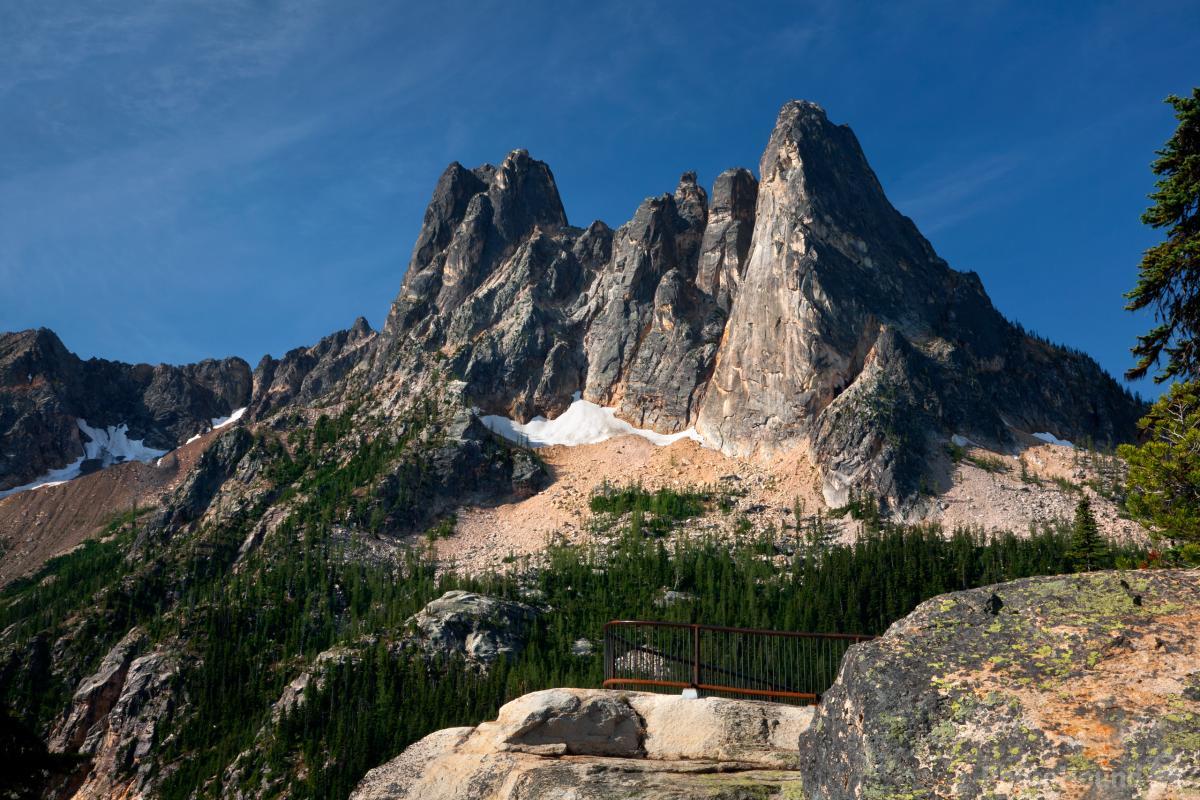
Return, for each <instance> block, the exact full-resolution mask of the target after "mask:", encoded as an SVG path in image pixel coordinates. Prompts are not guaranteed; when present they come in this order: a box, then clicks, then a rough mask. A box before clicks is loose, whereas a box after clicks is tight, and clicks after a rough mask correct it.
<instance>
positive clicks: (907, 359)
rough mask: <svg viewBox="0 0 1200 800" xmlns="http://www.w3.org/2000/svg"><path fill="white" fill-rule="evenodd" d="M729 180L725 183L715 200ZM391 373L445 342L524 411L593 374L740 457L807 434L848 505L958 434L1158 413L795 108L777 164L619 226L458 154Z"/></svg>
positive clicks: (549, 410)
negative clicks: (924, 226)
mask: <svg viewBox="0 0 1200 800" xmlns="http://www.w3.org/2000/svg"><path fill="white" fill-rule="evenodd" d="M710 197H711V199H710ZM378 351H379V357H378V358H376V359H375V361H374V366H373V374H374V376H375V378H376V379H379V378H380V377H381V376H384V375H387V374H396V373H397V372H399V373H402V374H408V372H410V371H411V370H412V369H413V365H414V364H415V363H418V362H422V359H424V358H426V357H428V356H435V357H436V358H438V359H441V360H442V361H443V362H444V363H445V364H446V365H447V366H448V367H449V370H450V372H451V374H453V375H454V377H456V378H461V379H462V380H463V381H464V392H465V394H466V396H467V399H468V400H469V401H470V402H471V403H472V404H474V405H475V406H477V407H479V408H480V409H482V410H483V411H484V412H485V413H488V414H498V415H501V416H503V417H509V418H512V419H515V420H517V421H520V422H524V421H528V420H529V419H531V418H532V417H534V416H537V415H544V416H547V417H551V418H553V417H555V416H556V415H558V414H561V413H562V412H564V411H565V410H566V409H567V408H568V407H569V406H570V404H571V402H572V396H573V395H574V394H575V393H576V392H578V393H580V395H581V396H582V398H583V399H584V400H586V401H589V402H592V403H595V404H597V405H600V406H604V407H607V408H612V409H614V410H615V411H616V413H617V414H618V415H619V416H620V417H621V418H622V419H624V420H626V421H628V422H630V423H632V424H633V425H634V426H636V427H639V428H645V429H651V430H654V431H658V432H660V433H664V434H672V433H679V432H682V431H685V430H689V429H690V428H692V427H693V426H694V428H695V430H696V431H697V432H698V433H699V434H700V436H702V437H703V438H704V440H705V442H706V443H707V444H708V445H709V446H711V447H715V448H718V449H720V450H722V451H723V452H725V453H727V454H730V455H738V456H752V457H764V458H769V457H772V456H774V455H776V454H779V453H781V452H783V451H788V450H792V449H795V448H801V449H803V450H804V451H805V452H806V454H807V455H808V456H810V457H811V459H812V460H813V461H814V462H815V463H816V464H817V465H818V467H819V468H820V470H821V474H822V481H823V487H822V488H823V490H824V494H825V497H826V500H827V501H828V502H829V503H830V504H833V505H839V504H842V503H844V502H845V501H846V500H847V498H848V497H849V496H850V495H851V493H852V492H854V491H856V490H862V491H867V492H872V493H877V494H880V495H882V496H884V497H886V498H889V499H891V500H894V501H895V502H897V503H899V504H901V505H903V504H908V503H911V502H912V501H913V500H914V499H915V498H918V497H919V496H920V495H921V493H922V491H923V490H934V489H937V488H939V487H938V485H937V481H938V480H939V478H938V462H939V460H940V459H941V453H942V444H943V443H944V441H945V440H946V439H947V438H948V437H949V436H951V435H952V434H954V433H962V434H969V435H971V436H972V438H973V439H975V440H976V441H980V442H982V443H985V444H987V445H989V446H992V447H996V448H999V449H1004V448H1007V447H1011V446H1014V444H1015V439H1014V436H1013V432H1014V429H1016V430H1023V431H1025V432H1031V431H1044V430H1050V431H1053V432H1054V433H1055V434H1056V435H1058V436H1061V437H1063V438H1066V439H1072V438H1079V439H1082V438H1086V437H1091V438H1092V439H1093V440H1096V441H1101V442H1109V441H1115V440H1120V439H1125V438H1129V437H1131V436H1132V435H1133V425H1134V421H1135V420H1136V418H1137V416H1138V413H1139V408H1138V405H1137V403H1136V402H1134V401H1133V399H1132V398H1131V397H1129V396H1128V394H1127V393H1126V392H1124V391H1123V390H1122V389H1121V388H1120V387H1119V386H1118V385H1117V384H1116V383H1115V382H1114V381H1113V380H1112V379H1111V378H1110V377H1108V376H1107V375H1105V374H1104V373H1103V372H1102V371H1101V370H1100V369H1099V367H1098V366H1097V365H1096V364H1095V363H1094V362H1093V361H1092V360H1091V359H1090V358H1088V357H1086V356H1084V355H1082V354H1079V353H1075V352H1070V351H1067V350H1064V349H1062V348H1057V347H1054V346H1051V345H1049V344H1047V343H1045V342H1043V341H1041V340H1037V339H1035V338H1032V337H1029V336H1027V335H1026V334H1025V333H1024V332H1023V331H1022V330H1020V329H1019V328H1017V327H1016V326H1014V325H1012V324H1010V323H1009V322H1008V321H1007V320H1005V319H1004V318H1003V317H1002V316H1001V315H1000V314H999V313H998V312H997V311H996V310H995V308H993V306H992V305H991V302H990V301H989V299H988V297H987V295H986V293H985V292H984V290H983V286H982V284H981V283H980V281H979V278H978V277H977V276H976V275H974V274H973V273H963V272H957V271H955V270H953V269H951V268H950V267H949V266H948V265H947V264H946V263H945V262H944V261H943V260H942V259H941V258H939V257H938V255H937V253H936V252H934V250H933V248H932V246H931V245H930V244H929V242H928V241H927V240H926V239H925V238H924V237H923V236H922V235H921V234H920V232H919V231H918V230H917V228H916V226H915V225H914V224H913V223H912V221H911V220H910V219H908V218H907V217H905V216H903V215H902V214H900V213H899V212H898V211H896V209H894V208H893V207H892V205H891V204H890V203H889V202H888V200H887V197H886V196H885V195H884V192H883V188H882V187H881V186H880V184H879V181H878V179H877V178H876V176H875V174H874V172H873V171H872V170H871V167H870V165H869V164H868V163H867V160H866V157H865V155H864V154H863V152H862V149H861V147H860V146H859V144H858V140H857V139H856V137H855V136H854V134H853V132H852V131H851V130H850V129H849V128H848V127H846V126H844V125H835V124H833V123H831V122H830V121H829V119H828V117H827V115H826V113H825V111H824V110H822V109H821V108H820V107H819V106H817V105H816V104H814V103H809V102H799V101H798V102H791V103H788V104H787V105H785V106H784V108H783V109H782V110H781V112H780V114H779V119H778V121H777V123H776V126H775V130H774V131H773V132H772V134H771V137H770V139H769V141H768V143H767V148H766V151H765V152H764V154H763V157H762V161H761V163H760V164H759V178H758V179H756V178H755V177H754V175H753V174H752V173H751V172H750V171H749V170H746V169H741V168H738V169H731V170H727V171H725V172H723V173H721V174H720V175H719V176H717V178H716V180H715V182H714V184H713V187H712V192H711V196H710V194H709V193H708V192H706V191H705V190H704V188H702V187H701V186H700V185H699V183H698V182H697V180H696V176H695V175H694V174H692V173H687V174H685V175H684V176H683V177H682V178H681V179H680V182H679V185H678V187H677V188H676V189H675V191H674V192H672V193H669V194H662V195H658V196H655V197H649V198H647V199H646V200H645V201H643V202H642V204H641V205H640V206H639V207H638V208H637V210H636V212H635V213H634V215H633V218H632V219H631V220H630V221H629V222H627V223H625V224H624V225H622V226H621V227H619V228H617V229H616V230H613V229H611V228H609V227H608V226H607V225H605V224H604V223H602V222H594V223H592V224H591V225H590V226H589V227H587V228H576V227H572V226H570V225H569V224H568V223H567V219H566V214H565V212H564V210H563V205H562V202H561V199H560V198H559V195H558V190H557V187H556V185H555V182H554V177H553V175H552V174H551V172H550V169H549V167H548V166H547V165H545V164H543V163H542V162H540V161H536V160H534V159H532V158H531V157H530V156H529V154H528V153H526V152H525V151H522V150H518V151H515V152H513V153H512V154H510V155H509V156H508V158H506V159H505V160H504V162H503V163H502V164H501V165H500V166H498V167H495V166H491V165H484V166H481V167H477V168H475V169H473V170H468V169H466V168H464V167H462V166H460V165H458V164H452V165H451V166H450V167H449V168H447V170H446V172H445V173H444V174H443V175H442V178H441V179H440V180H439V182H438V185H437V188H436V189H435V191H434V196H433V199H432V201H431V202H430V205H429V209H428V210H427V212H426V215H425V221H424V225H423V227H422V230H421V233H420V236H419V237H418V241H417V245H416V247H415V248H414V251H413V257H412V261H411V263H410V265H409V269H408V272H407V274H406V276H405V280H404V285H403V287H402V289H401V291H400V295H399V297H398V298H397V299H396V302H395V304H394V305H393V308H392V312H391V314H390V316H389V318H388V323H387V326H386V327H385V329H384V331H383V334H382V341H381V343H380V344H379V347H378Z"/></svg>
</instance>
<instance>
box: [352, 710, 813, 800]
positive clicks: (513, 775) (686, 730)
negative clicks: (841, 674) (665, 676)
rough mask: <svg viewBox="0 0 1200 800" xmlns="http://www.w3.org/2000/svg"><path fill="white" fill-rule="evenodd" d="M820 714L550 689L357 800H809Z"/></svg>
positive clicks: (409, 760) (408, 755) (448, 735)
mask: <svg viewBox="0 0 1200 800" xmlns="http://www.w3.org/2000/svg"><path fill="white" fill-rule="evenodd" d="M811 718H812V709H811V708H798V707H793V706H785V705H776V704H772V703H756V702H750V701H742V700H723V699H719V698H706V699H703V700H688V699H685V698H682V697H678V696H665V695H655V694H645V693H639V692H609V691H598V690H588V689H549V690H546V691H541V692H534V693H533V694H529V695H525V696H524V697H521V698H518V699H516V700H514V701H512V702H511V703H509V704H507V705H505V706H504V707H502V708H501V709H500V712H499V714H498V715H497V718H496V720H495V721H493V722H485V723H483V724H482V725H479V726H478V727H476V728H450V729H447V730H443V731H438V732H437V733H434V734H431V735H430V736H427V737H425V738H424V739H422V740H421V741H419V742H417V743H416V744H414V745H412V746H411V747H409V748H408V749H407V750H405V751H404V753H402V754H401V755H399V756H397V757H396V758H395V759H393V760H391V761H389V762H388V763H386V764H384V765H382V766H380V767H377V768H376V769H374V770H371V772H369V773H367V775H366V777H364V778H363V780H362V782H361V783H360V784H359V786H358V788H357V789H356V790H355V792H354V794H353V795H351V797H352V798H353V799H354V800H417V798H420V800H468V798H484V797H487V798H493V799H494V800H534V798H538V799H539V800H554V799H556V798H561V799H562V800H566V799H567V798H572V800H609V799H610V798H614V797H637V798H639V799H640V800H668V799H669V800H682V799H683V798H690V797H708V798H721V799H723V800H751V798H754V799H755V800H758V799H759V798H772V797H775V798H789V797H798V796H799V794H798V791H799V782H798V780H797V779H798V774H797V773H796V772H795V771H794V770H795V766H796V763H797V761H798V757H799V754H798V752H797V750H796V742H797V740H798V738H799V736H800V734H801V732H802V731H803V730H804V729H805V728H806V727H807V726H808V723H809V721H810V719H811Z"/></svg>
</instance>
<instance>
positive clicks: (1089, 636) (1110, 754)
mask: <svg viewBox="0 0 1200 800" xmlns="http://www.w3.org/2000/svg"><path fill="white" fill-rule="evenodd" d="M1139 627H1140V628H1141V630H1142V631H1143V633H1142V634H1141V635H1140V636H1138V637H1137V638H1135V639H1127V638H1125V637H1123V636H1122V635H1120V634H1117V635H1114V636H1110V634H1108V633H1097V632H1095V631H1088V630H1086V629H1083V628H1079V627H1074V626H1056V627H1054V628H1052V629H1048V630H1049V631H1051V632H1052V633H1054V634H1055V635H1056V636H1057V637H1059V638H1063V639H1065V638H1067V637H1069V638H1070V639H1071V640H1073V644H1074V648H1073V649H1074V650H1075V652H1076V653H1078V652H1079V648H1080V647H1081V646H1082V647H1083V648H1084V652H1085V653H1086V655H1084V656H1083V659H1084V662H1083V663H1072V664H1071V667H1072V669H1071V673H1070V675H1069V676H1068V677H1064V676H1062V675H1055V674H1054V673H1053V672H1052V671H1051V672H1048V673H1047V674H1046V677H1045V678H1044V679H1042V680H1037V679H1035V680H1033V681H1027V682H1025V683H1023V684H1022V683H1019V682H1017V681H1016V680H1015V678H1017V677H1018V676H1019V675H1020V673H1022V672H1023V670H1024V668H1025V667H1027V666H1029V664H1028V663H1027V662H1026V663H1022V658H1023V657H1022V656H1018V657H1016V659H1015V660H1014V662H1010V666H1005V667H997V666H996V665H995V664H993V663H988V664H986V665H984V666H982V667H980V668H977V669H971V670H958V671H956V672H953V673H950V674H948V675H946V676H945V677H943V678H942V683H943V685H945V686H954V687H958V688H961V689H966V690H967V691H970V692H971V693H972V694H973V695H974V696H975V697H976V699H978V700H979V701H981V702H982V703H985V704H986V703H989V702H990V701H991V700H992V699H993V698H995V697H997V696H1000V697H1005V698H1009V699H1015V700H1016V701H1017V702H1018V703H1019V707H1020V715H1021V720H1022V723H1023V724H1024V725H1025V726H1026V727H1028V728H1029V729H1031V730H1036V731H1040V732H1041V733H1042V734H1043V735H1045V736H1046V737H1047V738H1048V739H1050V741H1052V742H1054V743H1063V744H1068V745H1071V746H1073V747H1078V748H1079V749H1080V751H1081V752H1080V755H1081V756H1082V757H1083V758H1084V759H1086V760H1087V761H1088V762H1090V764H1092V765H1094V766H1095V767H1096V768H1098V769H1100V770H1109V769H1110V768H1112V767H1113V766H1114V764H1115V762H1117V761H1118V760H1119V759H1120V758H1121V757H1122V756H1123V755H1124V754H1125V745H1124V740H1125V739H1126V738H1128V737H1129V736H1130V735H1131V734H1133V733H1135V732H1136V731H1137V730H1138V729H1141V728H1144V727H1146V726H1149V725H1151V724H1153V723H1154V721H1155V720H1157V719H1160V718H1162V717H1163V716H1165V715H1167V714H1170V713H1176V714H1178V713H1181V712H1182V713H1194V714H1200V702H1196V701H1194V700H1188V699H1186V698H1185V697H1184V696H1183V690H1184V688H1185V681H1186V679H1187V678H1188V676H1189V675H1190V674H1191V673H1192V672H1194V671H1195V669H1196V665H1197V664H1200V640H1198V639H1197V638H1196V637H1195V634H1194V632H1195V631H1196V630H1200V608H1187V609H1184V610H1181V611H1178V612H1174V613H1170V614H1162V615H1157V616H1151V617H1149V619H1146V620H1144V621H1143V622H1142V623H1141V624H1140V625H1139ZM1024 658H1027V659H1030V660H1034V661H1035V663H1036V658H1035V657H1032V656H1029V655H1026V656H1024ZM1075 661H1076V662H1079V657H1078V656H1075ZM1064 796H1074V795H1069V794H1067V788H1066V784H1064Z"/></svg>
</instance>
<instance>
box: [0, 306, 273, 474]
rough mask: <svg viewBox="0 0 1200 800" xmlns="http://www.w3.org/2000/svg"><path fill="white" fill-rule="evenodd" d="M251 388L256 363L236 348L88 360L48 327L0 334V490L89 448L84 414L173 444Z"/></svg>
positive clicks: (136, 437) (135, 436)
mask: <svg viewBox="0 0 1200 800" xmlns="http://www.w3.org/2000/svg"><path fill="white" fill-rule="evenodd" d="M250 389H251V374H250V366H249V365H248V364H247V363H246V362H245V361H243V360H242V359H240V358H227V359H223V360H220V361H215V360H206V361H201V362H199V363H196V364H187V365H184V366H170V365H167V364H159V365H158V366H151V365H150V364H124V363H121V362H118V361H106V360H104V359H98V358H92V359H88V360H87V361H84V360H83V359H80V358H79V357H78V356H76V355H75V354H74V353H72V352H70V351H69V350H67V348H66V347H65V346H64V345H63V343H62V341H60V340H59V338H58V337H57V336H55V335H54V333H53V332H52V331H49V330H47V329H45V328H40V329H38V330H29V331H22V332H20V333H7V334H3V335H0V491H3V490H5V489H9V488H11V487H15V486H22V485H24V484H26V483H29V482H30V481H33V480H34V479H36V478H39V477H40V476H43V475H45V474H47V473H49V472H51V471H52V470H60V469H62V468H64V467H66V466H67V465H68V464H71V463H72V462H74V461H76V460H77V459H82V458H84V456H85V454H86V448H85V445H86V444H87V443H88V442H89V441H91V438H90V437H89V435H88V434H87V433H86V432H85V431H84V430H83V429H82V427H81V426H80V423H81V422H82V423H84V424H85V425H87V426H90V427H91V428H94V429H99V430H103V431H108V429H121V427H122V426H124V428H123V429H122V430H120V435H121V436H122V437H123V438H125V439H128V440H130V441H137V442H141V443H142V444H143V445H145V446H146V447H148V448H153V449H155V450H170V449H172V448H174V447H176V446H177V445H179V444H182V443H183V442H184V441H185V440H187V439H188V438H189V437H191V436H192V435H193V434H195V433H197V432H199V431H203V430H207V429H208V428H209V427H211V425H212V420H213V419H216V418H220V417H227V416H229V415H230V414H231V413H232V412H233V411H234V410H235V409H238V408H242V407H244V406H246V405H247V403H248V402H249V400H250ZM82 466H84V467H86V466H87V465H86V464H84V465H82ZM96 466H99V465H98V464H97V465H96Z"/></svg>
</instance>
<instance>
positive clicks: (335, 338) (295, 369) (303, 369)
mask: <svg viewBox="0 0 1200 800" xmlns="http://www.w3.org/2000/svg"><path fill="white" fill-rule="evenodd" d="M374 341H375V331H373V330H372V329H371V326H370V324H369V323H368V322H367V321H366V319H364V318H363V317H359V318H358V319H356V320H355V321H354V324H353V325H351V326H350V327H349V328H347V329H346V330H344V331H338V332H337V333H331V334H330V335H328V336H326V337H325V338H323V339H321V341H319V342H317V343H316V344H315V345H313V346H312V347H297V348H295V349H294V350H289V351H288V352H287V353H285V354H284V356H283V357H282V358H272V357H271V356H269V355H268V356H263V357H262V360H261V361H259V362H258V366H257V367H255V368H254V392H253V399H252V401H251V403H250V408H249V415H250V418H251V419H255V420H257V419H264V418H267V417H269V416H270V415H271V414H272V413H274V412H276V411H278V410H279V409H281V408H285V407H286V406H288V405H290V404H311V403H313V402H314V401H315V400H317V399H318V398H324V397H326V395H328V394H329V393H330V392H332V391H335V390H337V389H340V388H342V389H344V388H347V387H346V386H345V383H346V377H347V376H348V375H349V374H350V372H351V371H352V370H353V369H354V368H355V367H357V366H358V365H359V364H361V363H363V362H364V361H366V360H367V359H369V356H370V352H371V346H372V345H373V343H374Z"/></svg>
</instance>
